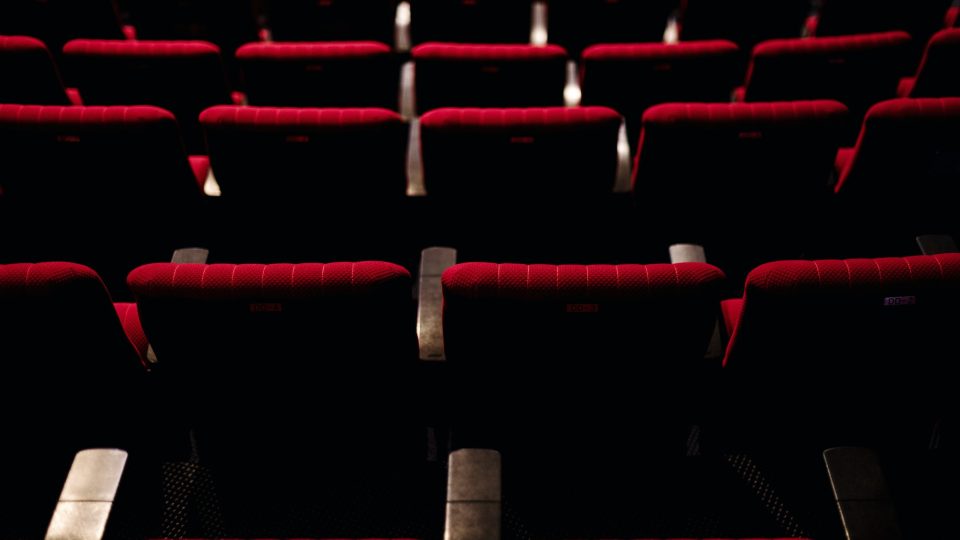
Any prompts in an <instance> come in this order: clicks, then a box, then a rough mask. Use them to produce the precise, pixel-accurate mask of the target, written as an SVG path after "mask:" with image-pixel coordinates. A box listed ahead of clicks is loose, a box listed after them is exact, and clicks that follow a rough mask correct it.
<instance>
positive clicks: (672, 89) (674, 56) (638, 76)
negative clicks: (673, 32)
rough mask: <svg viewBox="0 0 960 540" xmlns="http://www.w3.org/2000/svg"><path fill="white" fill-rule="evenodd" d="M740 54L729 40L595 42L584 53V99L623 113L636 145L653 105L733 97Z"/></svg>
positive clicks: (581, 78) (581, 73) (584, 101)
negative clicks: (614, 43)
mask: <svg viewBox="0 0 960 540" xmlns="http://www.w3.org/2000/svg"><path fill="white" fill-rule="evenodd" d="M738 53H739V49H738V48H737V46H736V45H735V44H734V43H732V42H729V41H702V42H682V43H677V44H676V45H665V44H660V43H650V44H623V45H594V46H592V47H589V48H587V50H585V51H584V52H583V62H582V65H581V68H580V88H581V90H582V92H583V98H582V101H581V102H582V103H583V104H584V105H604V106H607V107H611V108H613V109H616V110H617V111H619V112H620V113H621V114H623V115H624V116H625V117H626V119H627V134H628V136H629V138H630V142H631V144H635V143H636V142H637V136H638V135H639V133H640V118H641V117H642V116H643V111H645V110H647V108H649V107H650V106H651V105H656V104H658V103H666V102H728V101H730V95H731V92H732V91H733V87H734V86H735V85H736V83H737V82H738V81H737V79H738V78H739V77H740V71H739V70H738V65H737V64H738Z"/></svg>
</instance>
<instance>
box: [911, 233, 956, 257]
mask: <svg viewBox="0 0 960 540" xmlns="http://www.w3.org/2000/svg"><path fill="white" fill-rule="evenodd" d="M917 245H919V246H920V251H921V253H923V254H924V255H939V254H941V253H957V252H958V251H960V250H958V249H957V243H956V241H954V239H953V237H952V236H950V235H949V234H922V235H920V236H918V237H917Z"/></svg>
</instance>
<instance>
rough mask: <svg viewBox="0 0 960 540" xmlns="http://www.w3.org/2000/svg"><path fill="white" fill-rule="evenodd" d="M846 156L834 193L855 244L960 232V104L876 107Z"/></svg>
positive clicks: (901, 102) (899, 102)
mask: <svg viewBox="0 0 960 540" xmlns="http://www.w3.org/2000/svg"><path fill="white" fill-rule="evenodd" d="M841 158H842V159H841V160H840V163H839V164H840V169H839V170H838V174H839V181H838V182H837V184H836V188H835V190H836V193H837V195H838V197H839V199H840V202H841V204H842V206H843V211H844V213H845V214H846V219H847V221H846V225H847V227H849V228H850V230H849V231H848V233H851V234H854V236H853V237H852V238H849V240H850V241H851V242H853V243H854V245H855V244H856V243H858V242H865V241H866V240H867V238H866V237H869V236H873V235H878V234H880V233H892V234H894V235H899V236H901V237H905V238H904V239H905V240H907V241H909V240H911V239H912V237H913V236H914V235H916V234H929V233H944V232H949V233H953V232H956V231H958V230H960V227H958V225H960V220H957V219H956V201H957V200H958V197H960V98H943V99H937V98H925V99H895V100H891V101H885V102H883V103H879V104H877V105H875V106H873V107H872V108H871V109H870V111H869V112H868V113H867V117H866V119H865V120H864V123H863V129H862V131H861V133H860V138H859V139H858V141H857V145H856V147H855V148H854V150H853V151H852V152H849V153H844V154H843V155H841ZM839 232H840V231H838V233H839ZM861 235H864V236H861ZM875 249H876V248H875Z"/></svg>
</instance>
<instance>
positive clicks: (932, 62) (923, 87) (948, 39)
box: [898, 29, 960, 98]
mask: <svg viewBox="0 0 960 540" xmlns="http://www.w3.org/2000/svg"><path fill="white" fill-rule="evenodd" d="M958 60H960V29H948V30H941V31H939V32H937V33H936V34H934V36H933V37H932V38H930V43H928V44H927V49H926V51H924V53H923V59H922V60H921V61H920V67H918V68H917V72H916V74H915V75H914V76H913V77H907V78H904V79H903V80H901V81H900V88H899V91H898V94H899V96H900V97H915V98H919V97H947V96H960V85H958V83H957V78H956V77H954V73H953V71H954V67H956V65H957V61H958Z"/></svg>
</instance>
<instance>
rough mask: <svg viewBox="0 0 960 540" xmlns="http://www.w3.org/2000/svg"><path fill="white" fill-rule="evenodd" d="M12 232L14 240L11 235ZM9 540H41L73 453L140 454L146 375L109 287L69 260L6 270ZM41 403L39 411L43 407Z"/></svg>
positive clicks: (2, 320)
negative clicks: (137, 409) (133, 409)
mask: <svg viewBox="0 0 960 540" xmlns="http://www.w3.org/2000/svg"><path fill="white" fill-rule="evenodd" d="M7 234H13V232H12V231H11V230H10V229H7ZM0 344H2V348H3V352H2V355H3V358H4V369H3V371H4V374H3V392H0V406H2V410H3V414H2V415H0V422H2V425H3V430H4V438H5V440H6V444H4V445H3V449H2V450H0V458H2V459H3V460H4V461H5V462H6V463H9V464H11V465H14V464H15V466H10V467H8V468H7V470H6V471H5V472H4V484H5V485H6V487H7V489H5V490H4V491H3V494H2V495H0V503H2V504H4V505H7V506H8V507H10V508H16V509H17V511H16V512H13V513H10V514H9V515H7V516H5V518H4V519H3V520H0V535H2V536H3V537H4V538H40V537H42V536H43V534H44V530H45V529H46V526H47V523H48V522H49V520H50V515H51V513H52V512H53V509H54V506H55V505H56V503H57V497H58V495H59V493H60V490H61V488H62V487H63V481H64V479H65V478H66V475H67V471H68V470H69V468H70V464H71V462H72V461H73V456H74V454H75V453H76V452H77V451H79V450H82V449H85V448H91V447H109V446H116V447H121V448H128V449H131V450H133V449H134V446H135V443H136V438H135V434H136V433H137V432H138V424H139V423H140V419H141V418H142V416H141V417H139V418H138V416H139V415H138V416H131V415H130V414H129V409H127V408H126V407H124V404H130V403H134V402H136V400H137V399H140V398H142V396H143V394H142V390H143V388H142V387H141V386H140V385H141V384H142V383H143V382H144V381H143V380H142V377H143V374H144V372H143V369H142V367H141V365H140V362H139V359H138V356H137V352H136V350H135V349H134V348H133V347H132V346H131V344H130V342H129V341H128V339H127V337H126V336H125V335H124V331H123V328H122V327H121V325H120V321H119V320H118V319H117V314H116V313H115V311H114V308H113V306H112V305H111V302H110V296H109V294H107V291H106V289H105V288H104V286H103V283H102V282H101V281H100V278H99V277H98V276H97V274H96V273H95V272H94V271H93V270H91V269H90V268H87V267H84V266H81V265H78V264H72V263H62V262H47V263H36V264H26V263H18V264H0ZM41 402H42V406H41V405H40V403H41Z"/></svg>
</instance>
